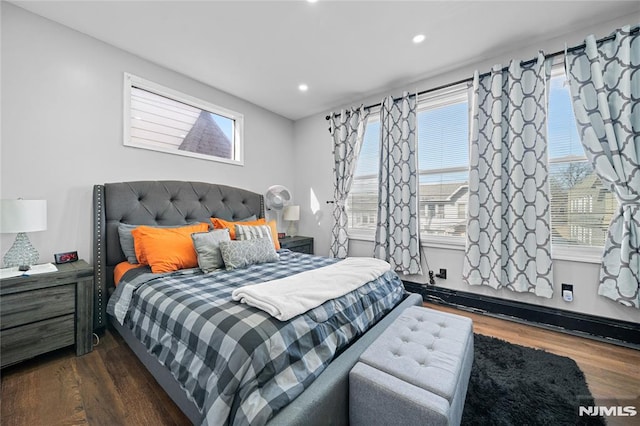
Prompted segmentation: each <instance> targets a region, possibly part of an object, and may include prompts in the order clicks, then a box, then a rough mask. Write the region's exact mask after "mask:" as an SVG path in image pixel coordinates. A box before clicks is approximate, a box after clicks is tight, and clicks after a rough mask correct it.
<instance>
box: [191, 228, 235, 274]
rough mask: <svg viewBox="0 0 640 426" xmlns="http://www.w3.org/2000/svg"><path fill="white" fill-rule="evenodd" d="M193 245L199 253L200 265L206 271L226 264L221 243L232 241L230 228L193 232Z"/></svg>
mask: <svg viewBox="0 0 640 426" xmlns="http://www.w3.org/2000/svg"><path fill="white" fill-rule="evenodd" d="M191 239H192V240H193V246H194V247H195V249H196V254H197V255H198V266H199V267H200V269H202V271H203V272H204V273H209V272H212V271H215V270H216V269H220V268H222V267H223V266H224V261H223V260H222V254H221V253H220V243H221V242H223V241H231V237H230V236H229V229H226V228H225V229H216V230H213V231H209V232H196V233H193V234H191Z"/></svg>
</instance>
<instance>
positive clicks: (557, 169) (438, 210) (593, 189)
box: [347, 67, 617, 247]
mask: <svg viewBox="0 0 640 426" xmlns="http://www.w3.org/2000/svg"><path fill="white" fill-rule="evenodd" d="M467 99H468V97H467V86H466V84H463V85H459V86H457V87H452V88H449V89H447V90H443V91H439V92H435V93H433V92H432V93H429V94H427V95H423V96H421V97H420V98H419V99H418V116H417V122H418V123H417V124H418V126H417V127H418V157H419V169H420V188H419V191H420V192H419V199H420V230H421V234H422V237H423V240H426V241H429V240H434V239H437V240H442V239H443V238H445V239H446V240H449V241H450V242H454V243H455V242H457V243H462V242H463V241H464V239H463V238H462V237H464V235H465V231H466V209H467V204H468V196H469V194H468V167H469V149H468V146H469V143H468V133H469V109H468V100H467ZM379 132H380V123H379V121H378V117H377V114H376V112H375V111H372V112H371V115H370V118H369V122H368V123H367V128H366V133H365V140H364V144H363V147H362V151H361V154H360V158H359V161H358V165H357V169H356V174H355V178H354V183H353V186H352V189H351V193H350V194H349V198H348V202H347V211H348V214H349V231H350V233H351V234H352V235H354V236H361V237H371V236H373V234H374V232H375V226H376V214H377V202H378V200H377V186H378V183H377V182H378V175H377V173H378V162H379V159H378V156H379ZM548 132H549V172H550V176H549V186H550V191H551V223H552V237H553V244H554V245H555V246H568V245H581V246H600V247H601V246H602V245H603V244H604V238H605V236H606V232H607V228H608V225H609V221H610V219H611V216H612V214H613V211H614V209H615V208H616V205H617V204H616V201H615V199H614V197H613V195H612V194H611V193H610V192H609V191H608V190H607V189H606V188H604V187H603V186H602V183H601V182H600V180H599V179H598V177H597V176H596V175H595V173H594V172H593V168H592V167H591V165H590V163H589V162H588V161H587V159H586V157H585V154H584V150H583V148H582V144H581V143H580V139H579V137H578V133H577V130H576V126H575V120H574V117H573V110H572V107H571V98H570V95H569V89H568V86H567V85H566V84H565V77H564V70H563V69H562V68H561V67H556V68H554V73H553V75H552V78H551V81H550V96H549V117H548Z"/></svg>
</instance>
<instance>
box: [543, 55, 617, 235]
mask: <svg viewBox="0 0 640 426" xmlns="http://www.w3.org/2000/svg"><path fill="white" fill-rule="evenodd" d="M549 89H550V90H549V117H548V123H547V124H548V132H549V187H550V190H551V223H552V238H553V244H554V245H556V246H560V245H582V246H599V247H602V246H603V245H604V240H605V238H606V235H607V229H608V227H609V222H610V221H611V217H612V215H613V212H614V211H615V209H616V207H617V202H616V200H615V198H614V196H613V194H612V193H611V192H610V191H609V190H608V189H606V188H605V187H604V186H603V185H602V182H601V181H600V179H599V178H598V176H596V174H595V173H594V171H593V167H592V166H591V163H589V161H588V160H587V158H586V157H585V154H584V149H583V148H582V143H581V142H580V137H579V136H578V131H577V129H576V125H575V119H574V116H573V108H572V106H571V95H570V93H569V85H568V84H567V82H566V78H565V73H564V69H563V68H562V67H556V68H554V72H553V74H552V77H551V81H550V83H549Z"/></svg>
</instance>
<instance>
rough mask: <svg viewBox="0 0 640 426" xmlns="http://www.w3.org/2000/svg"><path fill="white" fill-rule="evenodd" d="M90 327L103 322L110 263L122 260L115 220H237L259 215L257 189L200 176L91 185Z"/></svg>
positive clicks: (156, 222)
mask: <svg viewBox="0 0 640 426" xmlns="http://www.w3.org/2000/svg"><path fill="white" fill-rule="evenodd" d="M93 212H94V215H93V219H94V227H93V228H94V231H93V240H94V248H93V260H94V279H95V282H94V287H95V288H94V301H95V303H94V321H93V328H94V329H98V328H102V327H104V326H105V325H106V324H107V322H106V306H107V300H108V298H109V294H110V289H112V288H113V286H114V284H113V268H114V267H115V266H116V265H117V264H118V263H120V262H122V261H124V260H126V258H125V256H124V254H123V253H122V250H121V248H120V238H119V237H118V225H119V224H120V223H127V224H131V225H184V224H187V223H190V222H209V219H210V218H211V217H219V218H221V219H225V220H239V219H244V218H246V217H249V216H252V215H256V216H257V217H258V218H262V217H264V199H263V196H262V195H261V194H257V193H255V192H251V191H247V190H244V189H240V188H234V187H231V186H225V185H216V184H211V183H204V182H182V181H138V182H121V183H107V184H104V185H95V186H94V187H93Z"/></svg>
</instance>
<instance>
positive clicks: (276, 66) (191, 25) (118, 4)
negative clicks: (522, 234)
mask: <svg viewBox="0 0 640 426" xmlns="http://www.w3.org/2000/svg"><path fill="white" fill-rule="evenodd" d="M11 3H14V4H16V5H18V6H20V7H22V8H24V9H26V10H29V11H31V12H33V13H36V14H38V15H42V16H44V17H46V18H49V19H51V20H53V21H56V22H59V23H61V24H63V25H66V26H68V27H70V28H73V29H75V30H78V31H80V32H82V33H85V34H88V35H90V36H92V37H95V38H97V39H99V40H102V41H105V42H107V43H109V44H111V45H114V46H117V47H119V48H120V49H123V50H126V51H128V52H131V53H133V54H135V55H137V56H140V57H142V58H145V59H147V60H149V61H152V62H154V63H156V64H159V65H161V66H164V67H166V68H169V69H171V70H174V71H177V72H179V73H181V74H184V75H186V76H189V77H191V78H193V79H195V80H198V81H201V82H203V83H206V84H208V85H210V86H213V87H215V88H217V89H220V90H223V91H225V92H227V93H230V94H233V95H235V96H238V97H240V98H243V99H246V100H248V101H250V102H252V103H254V104H256V105H259V106H261V107H264V108H266V109H268V110H271V111H273V112H275V113H277V114H280V115H282V116H284V117H287V118H290V119H292V120H297V119H299V118H303V117H306V116H309V115H311V114H315V113H318V112H322V111H326V110H329V109H331V108H333V107H338V106H341V105H345V104H349V103H350V102H352V101H357V100H361V99H363V98H364V97H366V96H368V95H372V94H375V93H380V92H382V91H384V90H387V89H392V88H397V87H400V86H402V85H407V84H409V83H411V82H414V81H417V80H420V79H424V78H428V77H432V76H435V75H438V74H442V73H444V72H447V71H450V70H453V69H455V68H458V67H460V66H464V65H468V64H474V63H478V62H480V61H482V60H486V59H489V58H492V57H495V56H497V55H500V54H501V53H505V52H510V51H513V50H514V49H517V48H520V47H526V46H531V44H532V43H535V42H536V41H537V40H548V39H550V38H553V37H556V36H561V35H564V34H568V33H571V32H572V31H575V30H577V29H582V28H586V27H588V26H590V25H593V24H594V23H598V22H604V21H607V20H610V19H615V18H618V17H621V16H625V15H628V14H630V13H638V12H639V11H640V2H637V1H622V2H618V1H550V2H542V1H509V2H506V1H502V2H494V1H337V0H334V1H328V0H320V1H318V2H317V3H309V2H307V1H304V0H290V1H269V0H262V1H238V0H235V1H213V0H209V1H193V2H191V1H95V0H94V1H31V0H29V1H11ZM629 24H635V22H629ZM416 34H424V35H425V36H426V40H425V41H424V42H423V43H421V44H417V45H416V44H414V43H412V41H411V40H412V38H413V36H414V35H416ZM585 35H586V34H585ZM301 83H306V84H307V85H308V86H309V90H308V91H307V92H300V91H299V90H298V85H299V84H301Z"/></svg>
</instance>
